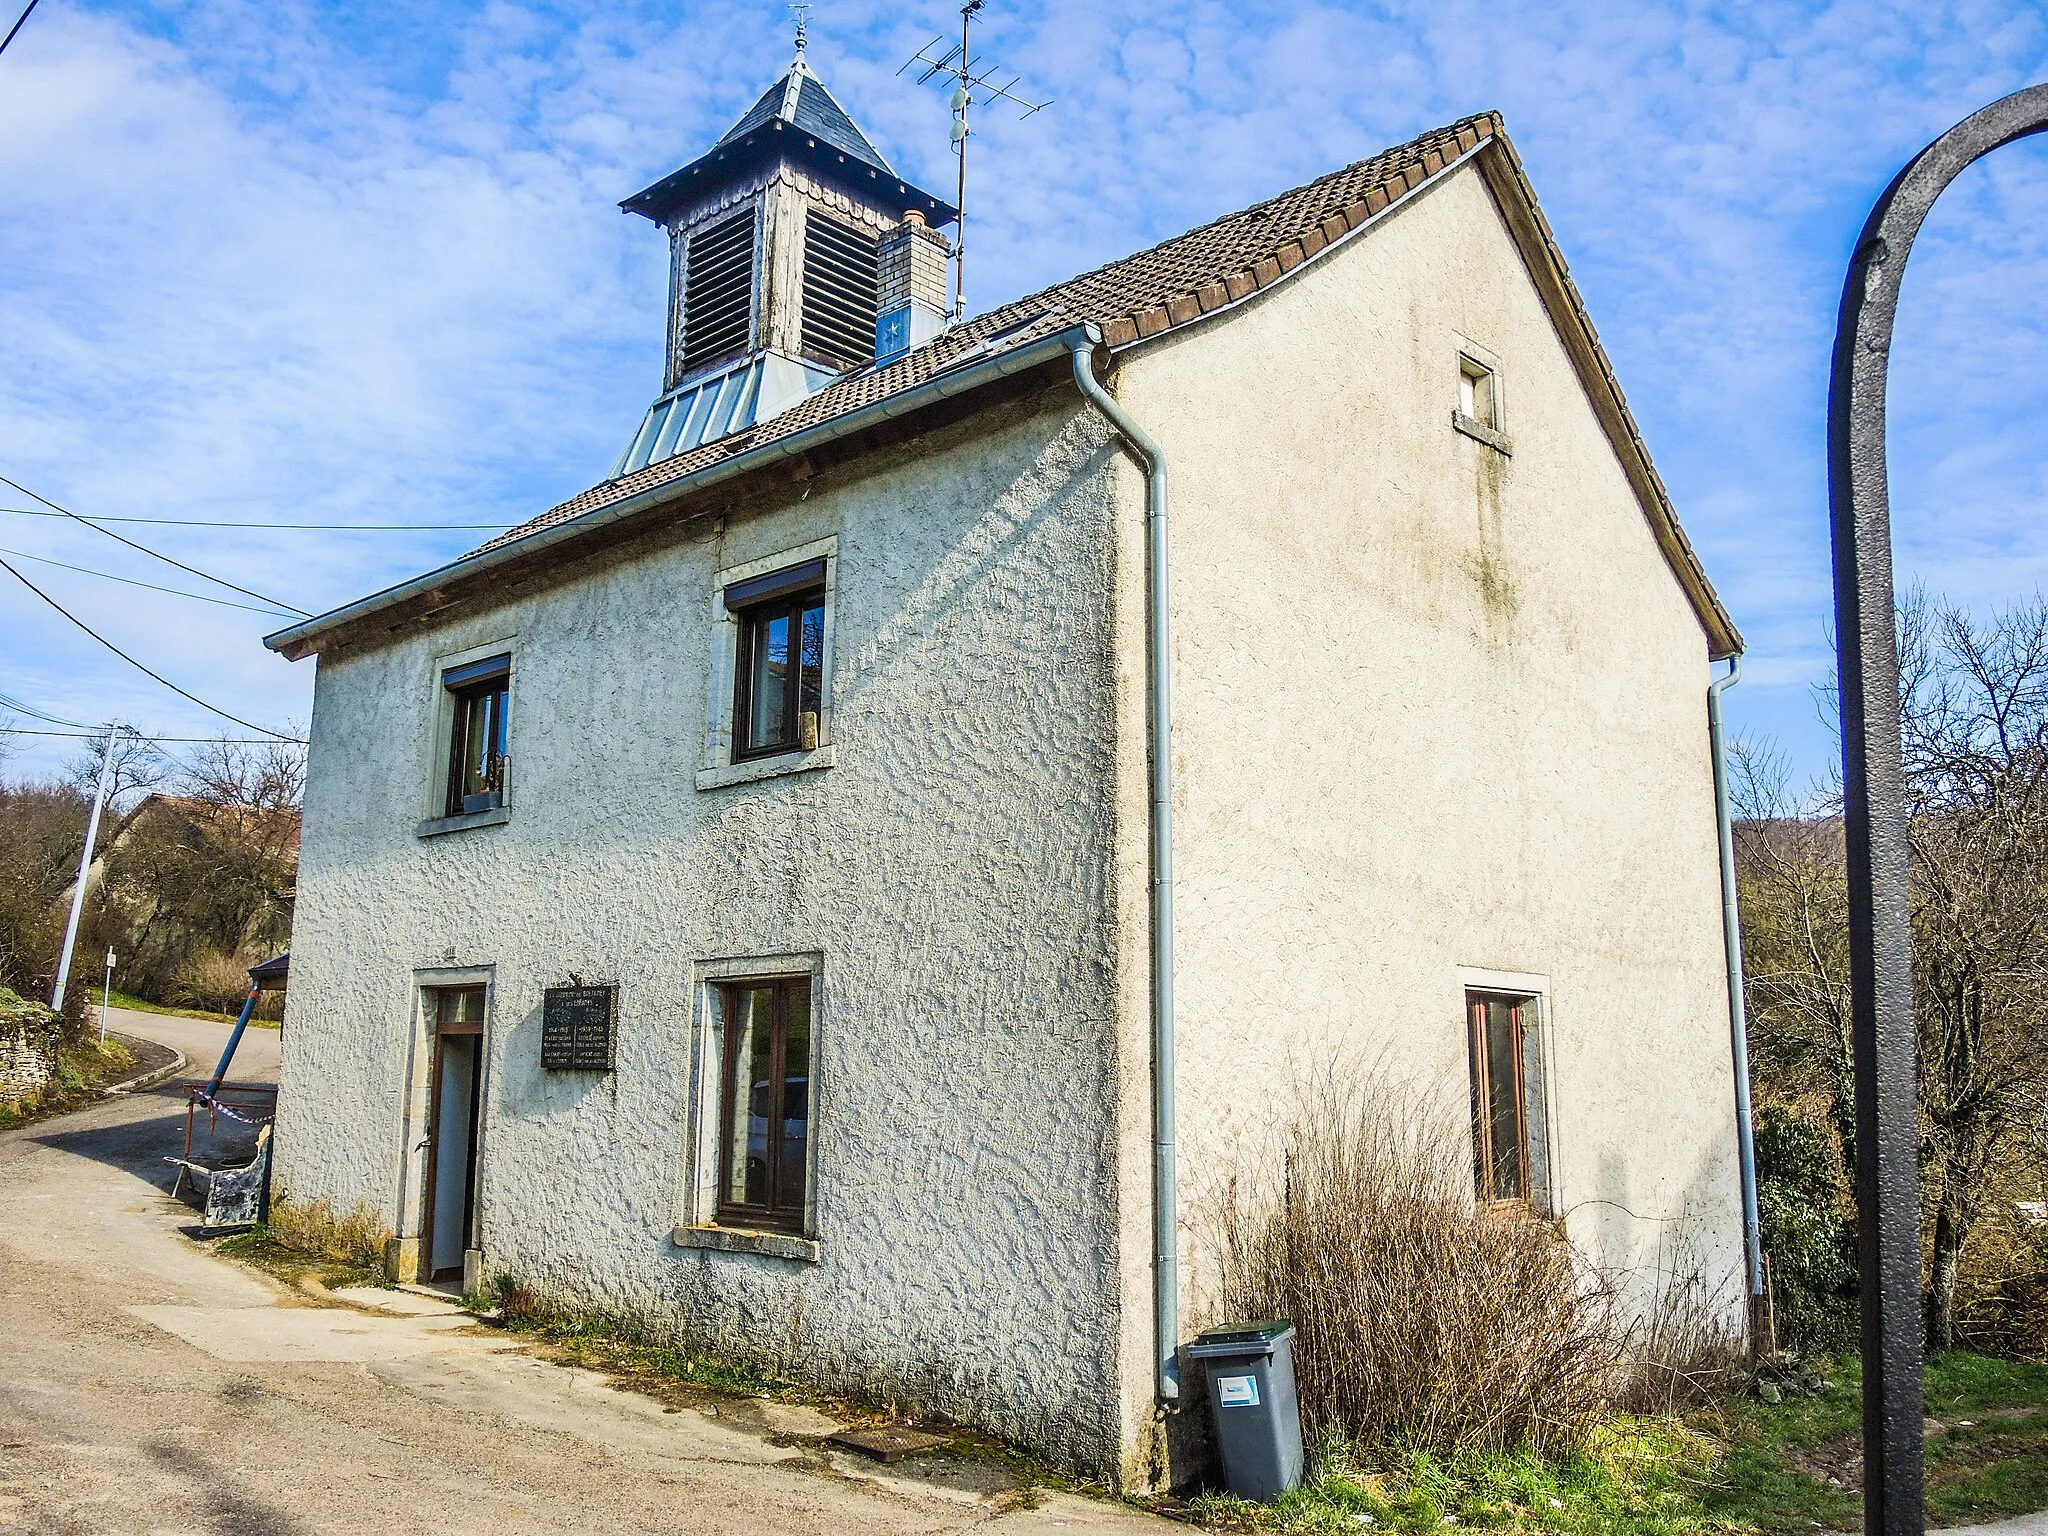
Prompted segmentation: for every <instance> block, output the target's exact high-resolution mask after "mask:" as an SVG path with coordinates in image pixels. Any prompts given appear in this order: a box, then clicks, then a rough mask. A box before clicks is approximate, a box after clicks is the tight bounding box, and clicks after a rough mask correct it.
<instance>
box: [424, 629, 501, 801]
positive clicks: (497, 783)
mask: <svg viewBox="0 0 2048 1536" xmlns="http://www.w3.org/2000/svg"><path fill="white" fill-rule="evenodd" d="M441 686H442V687H443V688H444V689H446V690H447V692H448V693H449V695H450V696H451V697H452V699H453V701H454V707H453V710H452V712H451V714H450V717H449V721H448V790H447V794H446V795H445V796H444V797H443V800H442V814H443V815H445V816H473V815H477V814H479V813H481V812H484V811H494V810H502V809H503V808H504V805H505V786H506V781H507V778H508V777H509V768H510V761H511V760H510V755H509V753H508V752H507V750H506V749H507V748H508V746H509V745H510V740H509V738H510V733H511V719H512V658H511V656H510V654H509V653H508V654H506V655H503V656H493V657H490V658H489V659H487V660H485V661H480V662H473V663H469V664H467V665H464V666H459V667H449V668H447V669H446V670H445V671H443V672H442V674H441ZM479 704H483V705H486V707H488V708H490V709H492V710H493V712H494V715H495V718H494V720H493V721H492V722H491V723H490V725H489V726H487V730H488V731H489V733H490V734H491V735H493V736H495V737H496V740H497V750H496V751H495V752H492V753H490V754H489V756H488V757H487V759H486V761H485V765H484V773H483V776H482V782H483V788H482V789H481V790H479V791H478V792H477V793H476V794H474V795H471V794H466V793H465V792H464V790H465V786H466V784H467V782H468V777H469V772H468V769H469V763H468V757H469V753H468V750H467V749H468V746H469V722H470V712H471V711H472V710H473V709H475V708H476V707H477V706H478V705H479ZM471 800H478V801H482V802H484V803H483V804H479V805H471V804H470V803H469V802H470V801H471Z"/></svg>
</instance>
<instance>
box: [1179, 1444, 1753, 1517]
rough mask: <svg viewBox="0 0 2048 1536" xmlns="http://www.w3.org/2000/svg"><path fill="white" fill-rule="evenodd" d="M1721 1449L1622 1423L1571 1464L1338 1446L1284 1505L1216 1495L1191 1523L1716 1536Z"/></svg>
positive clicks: (1196, 1506)
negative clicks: (1712, 1491) (1714, 1497)
mask: <svg viewBox="0 0 2048 1536" xmlns="http://www.w3.org/2000/svg"><path fill="white" fill-rule="evenodd" d="M1717 1462H1718V1450H1717V1447H1716V1445H1715V1443H1714V1442H1713V1441H1712V1440H1711V1439H1709V1438H1708V1437H1707V1436H1705V1435H1703V1434H1701V1433H1699V1432H1697V1431H1695V1430H1693V1429H1691V1428H1689V1427H1687V1426H1686V1425H1684V1424H1681V1423H1679V1422H1677V1421H1676V1420H1672V1419H1638V1418H1620V1419H1616V1420H1614V1421H1613V1422H1612V1423H1611V1424H1609V1425H1607V1426H1605V1427H1604V1428H1602V1429H1600V1430H1599V1431H1597V1432H1596V1433H1595V1436H1594V1438H1593V1441H1592V1443H1591V1444H1590V1445H1588V1446H1587V1448H1586V1450H1585V1451H1584V1452H1583V1453H1581V1454H1579V1455H1575V1456H1572V1457H1569V1458H1566V1459H1564V1460H1547V1459H1545V1458H1543V1457H1540V1456H1537V1455H1535V1454H1533V1453H1528V1452H1524V1453H1520V1454H1513V1455H1509V1454H1503V1453H1498V1452H1481V1451H1475V1452H1470V1453H1467V1454H1464V1455H1460V1456H1456V1457H1451V1458H1449V1459H1444V1458H1439V1457H1437V1456H1434V1455H1432V1454H1431V1453H1429V1452H1427V1451H1421V1450H1416V1451H1409V1452H1406V1453H1394V1454H1386V1453H1382V1454H1378V1455H1366V1454H1363V1453H1360V1452H1358V1451H1355V1450H1353V1449H1352V1448H1351V1447H1349V1446H1347V1445H1344V1444H1341V1443H1337V1444H1332V1445H1328V1446H1325V1447H1323V1449H1322V1451H1321V1452H1320V1453H1319V1454H1318V1455H1317V1456H1316V1457H1315V1459H1314V1465H1313V1467H1312V1469H1311V1472H1310V1476H1309V1478H1308V1480H1307V1481H1306V1482H1305V1483H1304V1484H1303V1485H1302V1486H1301V1487H1300V1488H1297V1489H1295V1490H1294V1491H1293V1492H1292V1493H1289V1494H1287V1495H1286V1496H1285V1497H1283V1498H1282V1499H1280V1500H1279V1501H1278V1502H1277V1503H1276V1504H1272V1505H1261V1504H1248V1503H1246V1502H1244V1501H1243V1500H1241V1499H1235V1498H1232V1497H1230V1496H1229V1495H1228V1494H1205V1495H1203V1496H1202V1497H1201V1498H1198V1499H1196V1500H1195V1501H1194V1503H1193V1505H1192V1508H1191V1511H1190V1512H1191V1513H1192V1514H1194V1515H1195V1516H1196V1517H1197V1518H1198V1519H1200V1520H1201V1521H1202V1522H1203V1523H1204V1524H1205V1525H1210V1526H1218V1527H1222V1528H1225V1529H1234V1530H1280V1531H1344V1532H1350V1533H1354V1536H1356V1533H1358V1532H1366V1531H1373V1532H1377V1531H1390V1532H1404V1533H1407V1532H1423V1531H1428V1532H1432V1533H1434V1536H1443V1532H1444V1531H1445V1530H1446V1529H1451V1528H1455V1527H1458V1526H1465V1527H1471V1528H1475V1529H1479V1530H1493V1531H1557V1532H1570V1533H1584V1536H1610V1533H1611V1536H1689V1533H1693V1532H1702V1531H1707V1530H1712V1529H1715V1526H1714V1525H1713V1524H1712V1523H1711V1522H1709V1521H1708V1520H1707V1518H1706V1516H1705V1512H1704V1510H1703V1509H1702V1507H1701V1503H1700V1493H1701V1490H1702V1488H1703V1487H1704V1486H1705V1484H1706V1482H1707V1480H1708V1479H1709V1478H1711V1477H1712V1476H1713V1474H1714V1470H1715V1467H1716V1465H1717Z"/></svg>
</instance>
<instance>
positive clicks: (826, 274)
mask: <svg viewBox="0 0 2048 1536" xmlns="http://www.w3.org/2000/svg"><path fill="white" fill-rule="evenodd" d="M878 244H879V242H878V241H877V239H876V238H875V236H873V235H870V234H866V233H864V232H862V231H861V230H857V229H850V228H848V227H847V226H846V225H844V224H841V223H838V222H837V221H836V220H833V219H828V218H825V217H823V216H821V215H820V214H818V213H817V212H816V211H815V210H813V211H811V212H808V213H806V214H805V216H804V331H803V353H804V356H806V357H809V358H814V359H816V360H817V361H818V362H821V363H828V364H830V365H831V366H833V367H835V368H858V367H860V366H861V365H862V364H864V363H871V362H873V361H874V360H875V310H876V308H877V306H878V304H879V291H880V289H879V284H880V279H879V276H878V274H877V271H876V262H875V251H876V247H877V245H878Z"/></svg>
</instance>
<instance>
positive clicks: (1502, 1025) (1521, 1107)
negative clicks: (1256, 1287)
mask: <svg viewBox="0 0 2048 1536" xmlns="http://www.w3.org/2000/svg"><path fill="white" fill-rule="evenodd" d="M1538 1003H1539V999H1537V998H1534V997H1517V996H1512V995H1504V994H1500V993H1492V992H1467V993H1466V994H1465V1013H1466V1022H1467V1035H1468V1045H1469V1049H1470V1053H1471V1060H1472V1164H1473V1180H1474V1185H1475V1188H1476V1191H1477V1194H1478V1197H1479V1200H1480V1203H1481V1204H1487V1205H1492V1204H1513V1205H1521V1206H1525V1207H1527V1208H1528V1209H1530V1210H1532V1211H1535V1212H1537V1213H1538V1214H1542V1215H1548V1214H1549V1211H1550V1158H1549V1145H1550V1143H1549V1135H1548V1115H1547V1113H1546V1109H1545V1105H1544V1098H1543V1046H1542V1029H1541V1024H1540V1019H1539V1010H1538Z"/></svg>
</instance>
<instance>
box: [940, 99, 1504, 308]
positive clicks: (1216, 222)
mask: <svg viewBox="0 0 2048 1536" xmlns="http://www.w3.org/2000/svg"><path fill="white" fill-rule="evenodd" d="M1482 121H1484V122H1487V123H1488V125H1489V127H1488V131H1487V132H1486V133H1484V134H1481V135H1480V137H1481V138H1491V137H1495V136H1497V135H1498V134H1499V133H1500V132H1501V115H1500V113H1499V112H1498V111H1497V110H1494V109H1491V108H1489V109H1488V110H1486V111H1484V112H1472V113H1468V114H1467V115H1466V116H1464V117H1461V118H1459V119H1457V121H1455V122H1450V123H1445V124H1444V125H1443V126H1442V127H1440V128H1431V129H1429V130H1428V131H1427V132H1424V133H1419V134H1417V135H1416V136H1415V137H1414V138H1412V139H1410V140H1408V141H1407V142H1406V143H1404V144H1394V145H1390V146H1389V147H1388V148H1386V149H1383V150H1380V151H1379V152H1378V153H1377V154H1371V155H1367V156H1366V157H1365V158H1364V159H1362V160H1353V161H1352V162H1351V163H1350V164H1348V165H1342V166H1339V167H1338V168H1337V169H1336V170H1334V171H1326V172H1324V173H1323V174H1322V175H1321V176H1317V177H1315V178H1313V179H1312V180H1309V181H1304V182H1302V183H1301V184H1300V185H1299V186H1294V187H1288V188H1286V189H1285V190H1283V191H1280V192H1275V193H1274V194H1273V195H1272V196H1271V197H1268V198H1263V199H1261V200H1260V201H1258V202H1256V203H1251V204H1248V205H1247V206H1245V207H1243V208H1236V209H1232V210H1231V211H1230V212H1228V213H1221V214H1218V215H1217V216H1216V217H1215V218H1213V219H1211V220H1209V222H1208V223H1206V224H1197V225H1195V226H1194V227H1193V228H1191V229H1184V230H1182V231H1181V232H1180V233H1179V234H1177V235H1168V236H1167V237H1166V238H1165V239H1163V240H1160V241H1158V242H1156V243H1155V244H1152V245H1148V246H1146V247H1145V248H1144V249H1142V250H1136V251H1132V252H1130V253H1129V254H1128V255H1124V256H1119V257H1117V258H1116V259H1115V260H1113V261H1105V262H1104V263H1102V265H1101V266H1099V267H1092V268H1090V269H1089V270H1088V271H1086V272H1077V273H1075V274H1074V275H1073V276H1072V277H1068V278H1062V279H1061V280H1060V281H1059V282H1056V283H1049V284H1047V285H1046V286H1045V287H1043V288H1041V289H1039V290H1038V291H1037V292H1036V293H1028V294H1025V295H1024V296H1023V297H1022V298H1018V299H1012V300H1011V301H1010V302H1009V303H1007V304H1002V305H999V306H997V307H996V308H994V309H991V310H988V311H985V312H984V313H982V314H980V315H977V316H975V317H974V319H973V320H972V321H970V322H969V323H970V324H979V323H981V322H982V321H984V320H989V319H993V318H994V317H995V316H997V315H1002V314H1007V313H1009V312H1010V311H1012V310H1016V309H1020V308H1022V307H1023V306H1024V305H1027V304H1033V303H1041V302H1043V301H1044V300H1045V298H1046V296H1047V295H1049V294H1051V293H1053V292H1054V291H1055V290H1057V289H1061V288H1069V287H1072V286H1073V285H1074V284H1075V283H1083V282H1086V281H1087V280H1088V279H1089V278H1091V277H1100V276H1102V275H1103V274H1104V273H1107V272H1109V271H1111V270H1112V269H1113V268H1116V267H1121V266H1124V265H1126V264H1127V263H1130V262H1136V261H1143V260H1144V259H1145V258H1146V257H1148V256H1153V255H1156V254H1157V253H1159V252H1160V251H1163V250H1165V249H1166V248H1167V247H1168V246H1170V245H1176V244H1178V243H1179V242H1181V241H1183V240H1192V239H1193V238H1194V237H1196V236H1197V235H1202V234H1206V233H1208V232H1209V231H1210V230H1212V229H1220V228H1222V227H1223V226H1224V225H1226V224H1228V223H1230V222H1231V221H1232V220H1233V219H1242V218H1244V217H1246V216H1247V215H1250V214H1254V213H1257V212H1258V211H1259V210H1260V209H1262V208H1270V207H1272V206H1273V205H1274V204H1275V203H1278V202H1280V201H1281V200H1282V199H1284V198H1289V197H1295V196H1298V195H1299V194H1301V193H1303V192H1308V191H1312V190H1313V189H1314V188H1316V187H1320V186H1322V185H1324V184H1325V183H1326V182H1331V181H1335V180H1338V179H1339V178H1341V177H1344V176H1349V175H1352V174H1353V173H1355V172H1358V171H1361V170H1364V169H1365V168H1366V167H1368V166H1370V165H1372V164H1373V162H1374V161H1377V160H1388V159H1393V158H1397V157H1399V156H1401V155H1404V154H1407V153H1409V152H1411V151H1414V150H1418V149H1420V148H1421V147H1422V146H1423V145H1424V144H1426V143H1428V142H1430V141H1431V140H1435V139H1441V138H1443V137H1445V136H1446V135H1455V134H1456V133H1458V132H1459V131H1460V130H1462V129H1464V128H1467V127H1473V128H1476V127H1477V126H1478V125H1479V124H1480V123H1481V122H1482Z"/></svg>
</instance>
